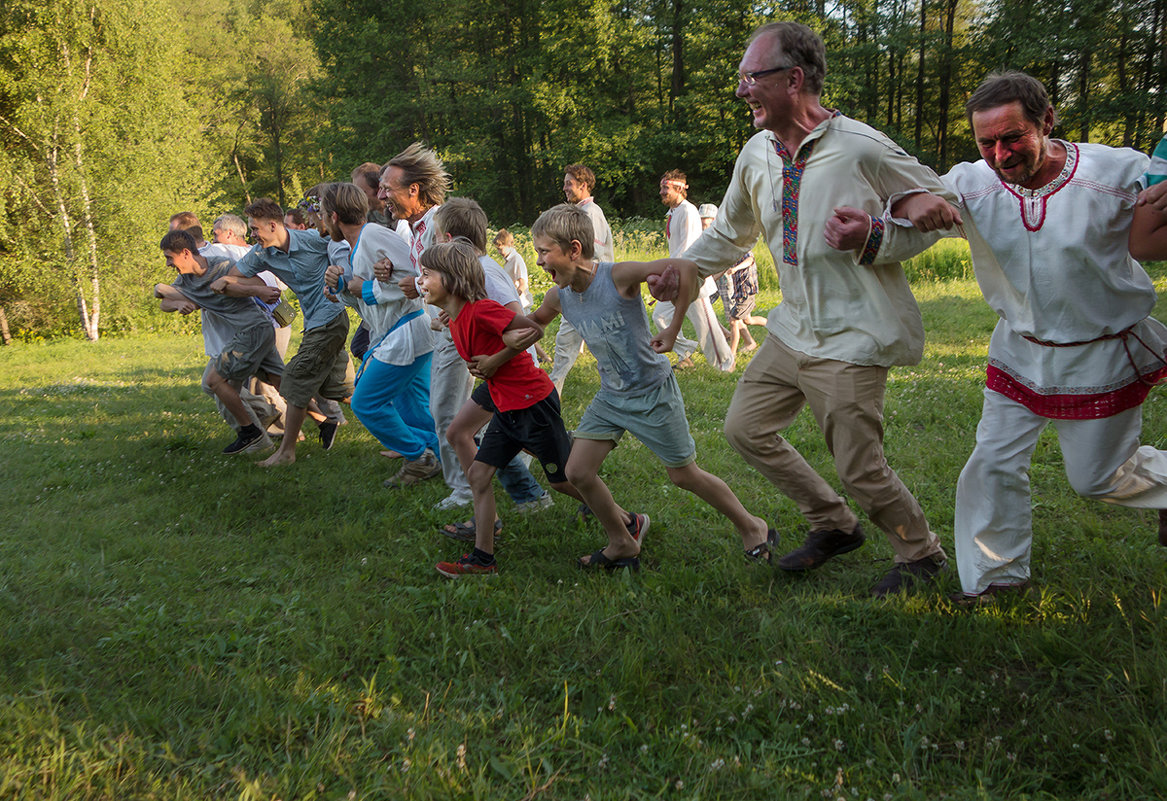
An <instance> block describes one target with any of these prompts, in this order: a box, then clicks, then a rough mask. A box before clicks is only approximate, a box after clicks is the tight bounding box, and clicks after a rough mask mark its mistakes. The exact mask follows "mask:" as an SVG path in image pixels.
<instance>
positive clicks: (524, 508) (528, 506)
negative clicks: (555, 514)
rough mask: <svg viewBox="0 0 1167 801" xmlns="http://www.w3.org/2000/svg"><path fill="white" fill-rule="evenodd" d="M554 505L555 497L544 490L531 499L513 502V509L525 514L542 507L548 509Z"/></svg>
mask: <svg viewBox="0 0 1167 801" xmlns="http://www.w3.org/2000/svg"><path fill="white" fill-rule="evenodd" d="M554 505H555V499H554V498H552V497H551V493H550V492H547V491H546V490H544V491H543V494H542V495H540V496H539V497H538V498H535V499H534V500H531V501H523V502H522V503H516V504H515V511H516V512H518V513H519V514H521V515H527V514H530V513H531V512H538V511H540V510H542V509H550V508H551V507H552V506H554Z"/></svg>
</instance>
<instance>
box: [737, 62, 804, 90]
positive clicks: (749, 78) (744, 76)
mask: <svg viewBox="0 0 1167 801" xmlns="http://www.w3.org/2000/svg"><path fill="white" fill-rule="evenodd" d="M796 66H798V65H797V64H789V65H787V66H785V67H774V68H773V69H768V70H758V71H757V72H739V73H738V79H739V80H740V81H741V82H742V83H744V84H745V85H746V86H753V85H754V84H756V83H757V82H758V79H759V78H761V77H763V76H765V75H773V74H774V73H776V72H783V71H785V70H792V69H794V68H795V67H796Z"/></svg>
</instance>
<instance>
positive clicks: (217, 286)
mask: <svg viewBox="0 0 1167 801" xmlns="http://www.w3.org/2000/svg"><path fill="white" fill-rule="evenodd" d="M229 283H230V281H229V280H228V278H227V276H225V275H224V276H223V277H222V278H216V279H215V280H214V281H212V282H211V286H210V290H211V291H212V292H214V293H215V294H216V295H224V294H226V293H227V284H229Z"/></svg>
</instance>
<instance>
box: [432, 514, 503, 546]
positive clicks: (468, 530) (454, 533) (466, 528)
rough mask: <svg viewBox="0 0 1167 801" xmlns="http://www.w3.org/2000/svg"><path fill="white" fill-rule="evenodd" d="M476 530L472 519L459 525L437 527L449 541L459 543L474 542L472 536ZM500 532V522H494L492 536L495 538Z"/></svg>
mask: <svg viewBox="0 0 1167 801" xmlns="http://www.w3.org/2000/svg"><path fill="white" fill-rule="evenodd" d="M477 530H478V527H477V526H475V525H474V520H473V519H471V520H464V521H463V522H461V523H447V524H446V525H444V526H438V531H440V532H442V533H443V534H445V535H446V536H447V537H449V538H450V539H452V540H458V541H459V542H474V535H475V533H476V532H477ZM500 531H502V521H501V520H495V521H494V536H496V537H497V536H498V534H499V532H500Z"/></svg>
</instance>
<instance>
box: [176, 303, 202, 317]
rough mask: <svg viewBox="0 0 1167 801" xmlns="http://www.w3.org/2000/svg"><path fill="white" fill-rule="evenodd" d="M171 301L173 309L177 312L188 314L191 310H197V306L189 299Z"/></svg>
mask: <svg viewBox="0 0 1167 801" xmlns="http://www.w3.org/2000/svg"><path fill="white" fill-rule="evenodd" d="M172 303H174V310H175V311H176V312H178V313H179V314H190V313H191V312H192V311H198V308H199V307H198V306H196V305H194V303H192V302H191V301H189V300H176V301H172Z"/></svg>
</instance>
